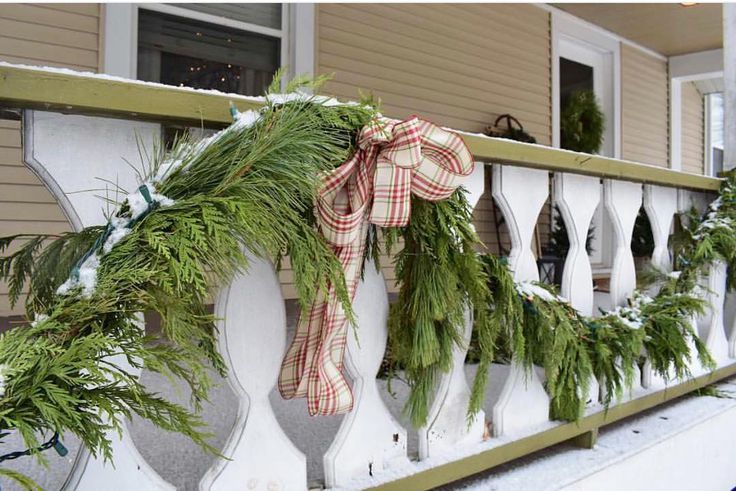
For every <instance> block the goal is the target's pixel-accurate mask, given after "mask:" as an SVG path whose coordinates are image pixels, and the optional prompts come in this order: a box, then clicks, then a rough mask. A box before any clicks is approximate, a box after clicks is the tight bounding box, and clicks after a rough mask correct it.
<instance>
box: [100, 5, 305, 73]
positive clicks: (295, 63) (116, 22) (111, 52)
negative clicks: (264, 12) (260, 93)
mask: <svg viewBox="0 0 736 491" xmlns="http://www.w3.org/2000/svg"><path fill="white" fill-rule="evenodd" d="M104 7H105V17H104V18H105V27H104V39H103V43H104V66H103V71H104V72H105V73H107V74H109V75H116V76H119V77H125V78H131V79H135V78H136V77H137V72H138V11H139V9H146V10H152V11H155V12H161V13H164V14H170V15H176V16H179V17H185V18H188V19H194V20H199V21H202V22H208V23H210V24H218V25H221V26H226V27H231V28H234V29H240V30H243V31H248V32H254V33H257V34H263V35H266V36H271V37H275V38H278V39H280V40H281V54H280V60H279V61H280V63H279V64H280V65H281V66H288V67H289V74H288V75H289V76H293V75H295V74H307V75H309V76H313V75H314V60H315V55H314V53H315V49H314V48H315V40H314V36H315V29H314V24H315V7H314V4H286V3H285V4H282V15H281V29H274V28H270V27H264V26H259V25H257V24H251V23H248V22H242V21H237V20H233V19H228V18H226V17H220V16H217V15H212V14H206V13H203V12H196V11H194V10H188V9H185V8H181V7H176V6H174V5H168V4H157V3H141V4H133V3H108V4H106V5H105V6H104ZM283 82H284V83H285V82H286V80H284V81H283Z"/></svg>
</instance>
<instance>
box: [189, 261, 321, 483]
mask: <svg viewBox="0 0 736 491" xmlns="http://www.w3.org/2000/svg"><path fill="white" fill-rule="evenodd" d="M246 252H247V251H246ZM247 255H248V261H249V267H248V271H247V272H244V273H241V274H238V275H237V276H236V277H235V279H234V280H233V281H232V282H231V283H230V285H228V287H227V288H225V289H224V290H222V292H220V294H219V295H218V297H217V302H216V304H215V315H216V316H217V317H218V318H220V319H222V320H221V321H220V322H219V325H218V329H219V332H220V336H219V338H218V345H219V349H220V352H221V353H222V355H223V358H224V359H225V362H226V363H227V364H228V368H229V373H230V376H229V377H228V381H229V382H230V386H231V387H232V389H233V391H234V392H235V394H236V396H237V397H238V401H239V402H238V415H237V418H236V420H235V424H234V426H233V430H232V432H231V433H230V436H229V438H228V440H227V442H226V443H225V447H224V448H223V450H222V453H223V455H224V456H225V457H227V458H228V459H231V460H224V459H218V460H216V461H215V463H214V465H213V466H212V467H210V469H209V470H208V471H207V473H206V474H205V475H204V477H203V478H202V481H201V482H200V485H199V489H200V490H202V491H205V490H222V491H226V490H230V489H254V490H256V489H258V490H263V491H278V490H292V489H305V488H306V486H307V466H306V458H305V457H304V455H303V454H302V453H301V452H300V451H299V450H298V449H297V448H296V447H295V446H294V444H293V443H292V442H291V440H289V438H288V437H287V436H286V434H285V433H284V431H283V430H282V429H281V426H279V423H278V421H277V420H276V417H275V415H274V413H273V409H272V408H271V403H270V401H269V400H268V394H269V393H270V392H271V390H272V389H273V388H274V386H275V385H276V379H277V378H278V374H279V367H280V362H281V358H282V357H283V354H284V350H285V348H286V312H285V309H284V299H283V297H282V296H281V288H280V286H279V282H278V277H277V276H276V272H275V271H274V268H273V266H272V265H271V263H270V262H269V261H266V260H263V259H260V258H257V257H255V256H254V255H253V254H251V253H249V252H247Z"/></svg>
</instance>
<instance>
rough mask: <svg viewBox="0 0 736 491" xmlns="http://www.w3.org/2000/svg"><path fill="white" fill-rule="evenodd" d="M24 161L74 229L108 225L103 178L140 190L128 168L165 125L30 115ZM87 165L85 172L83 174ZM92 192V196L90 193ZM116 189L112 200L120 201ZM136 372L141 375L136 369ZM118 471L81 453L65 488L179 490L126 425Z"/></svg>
mask: <svg viewBox="0 0 736 491" xmlns="http://www.w3.org/2000/svg"><path fill="white" fill-rule="evenodd" d="M23 127H24V132H25V134H24V145H23V151H24V160H25V162H26V164H27V165H28V166H29V167H31V168H32V169H33V170H34V172H35V173H36V174H37V175H38V176H39V177H40V178H41V180H43V182H44V184H45V185H46V187H48V189H49V190H50V191H51V192H52V193H53V195H54V197H55V198H56V199H57V200H58V202H59V205H60V206H61V207H62V209H63V210H64V213H65V214H66V216H67V217H68V218H69V220H70V221H71V223H72V226H73V227H74V228H75V229H77V230H80V229H82V228H83V227H88V226H90V225H99V224H103V223H105V216H104V214H103V213H102V211H103V204H102V202H101V201H100V200H99V198H97V197H96V194H99V193H97V192H95V191H89V190H90V189H97V188H99V187H100V182H101V181H99V180H98V178H100V179H107V180H108V181H110V182H115V183H118V185H119V186H120V187H121V188H123V189H127V190H130V191H132V190H134V189H135V188H136V186H137V183H136V181H135V174H134V173H133V172H132V171H131V170H130V167H129V166H128V164H127V163H126V160H127V161H129V162H134V163H135V162H139V159H140V155H139V153H138V149H139V145H141V146H142V147H143V148H145V149H148V151H149V152H150V151H151V149H152V148H153V140H154V138H155V137H156V136H157V135H158V132H159V125H157V124H149V123H138V122H131V121H122V120H119V119H105V118H96V117H86V116H72V115H62V114H57V113H49V112H41V111H26V112H25V113H24V125H23ZM80 162H83V163H84V165H85V167H84V172H79V165H80ZM85 191H86V192H85ZM114 192H115V191H114V190H111V197H113V198H114V197H115V194H114ZM131 372H133V373H134V372H135V371H133V370H131ZM108 438H110V440H111V441H112V447H113V453H114V455H115V466H113V465H112V464H111V463H106V464H105V463H104V462H103V460H102V458H101V457H98V458H93V457H92V456H91V455H90V454H89V452H87V451H85V450H82V451H80V452H79V454H78V456H77V459H76V460H75V463H74V468H73V470H72V472H71V474H70V476H69V478H68V479H67V482H66V483H65V484H64V489H78V490H95V491H96V490H98V489H109V490H113V491H115V490H121V491H122V490H128V489H155V490H171V489H174V488H173V486H171V485H170V484H169V483H167V482H166V481H164V480H163V479H162V478H161V477H160V476H159V475H158V474H157V473H156V471H154V470H153V468H151V467H150V466H149V465H148V464H147V463H146V461H145V459H144V458H143V457H142V456H141V455H140V453H139V452H138V450H137V449H136V448H135V444H134V443H133V440H132V439H131V438H130V435H129V431H128V429H127V426H126V425H123V431H122V434H121V435H120V436H118V434H117V433H114V432H111V433H110V434H109V435H108Z"/></svg>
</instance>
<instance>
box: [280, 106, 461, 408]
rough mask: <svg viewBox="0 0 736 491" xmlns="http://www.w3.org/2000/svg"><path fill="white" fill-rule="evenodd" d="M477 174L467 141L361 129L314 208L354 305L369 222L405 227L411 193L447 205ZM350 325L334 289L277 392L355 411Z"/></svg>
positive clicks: (400, 124)
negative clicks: (348, 359)
mask: <svg viewBox="0 0 736 491" xmlns="http://www.w3.org/2000/svg"><path fill="white" fill-rule="evenodd" d="M472 170H473V159H472V155H471V154H470V151H469V150H468V148H467V147H466V146H465V143H464V142H463V140H462V139H461V138H460V137H459V136H457V135H456V134H454V133H450V132H448V131H445V130H443V129H441V128H439V127H438V126H435V125H434V124H432V123H429V122H427V121H422V120H420V119H418V118H416V117H414V118H410V119H407V120H405V121H393V120H387V119H383V120H376V121H374V122H373V123H371V124H369V125H367V126H366V127H365V128H363V130H362V131H361V133H360V135H359V137H358V150H357V151H356V152H355V154H354V155H353V156H352V157H351V158H350V159H349V160H348V161H347V162H345V163H344V164H343V165H341V166H340V167H338V168H337V169H335V170H334V171H332V172H331V173H330V174H328V175H327V176H326V177H325V178H324V179H323V183H322V187H321V188H320V191H319V193H318V198H317V203H316V215H317V221H318V224H319V227H320V231H321V232H322V234H323V235H324V237H325V239H327V241H328V242H329V243H330V245H331V246H332V247H333V249H334V251H335V253H336V255H337V257H338V258H339V260H340V262H341V263H342V267H343V270H344V272H345V281H346V283H347V287H348V293H349V294H350V298H351V300H352V298H353V297H354V295H355V289H356V287H357V284H358V280H359V277H360V269H361V266H362V260H363V253H364V249H365V242H366V240H365V239H366V234H367V231H368V225H369V223H373V224H376V225H378V226H381V227H400V226H404V225H406V224H407V223H408V222H409V216H410V214H411V195H412V194H414V195H416V196H419V197H421V198H424V199H426V200H430V201H439V200H443V199H446V198H448V197H449V196H450V195H451V194H452V193H453V192H454V191H455V189H457V188H458V186H459V185H460V184H461V183H462V181H463V179H464V178H465V177H467V176H468V175H469V174H470V173H471V172H472ZM347 324H348V323H347V319H346V317H345V312H344V311H343V309H342V306H341V304H340V301H339V300H338V299H337V298H336V296H335V292H334V290H333V289H330V291H329V292H328V293H327V295H325V296H322V297H321V298H318V299H316V300H315V302H314V303H313V304H312V305H311V308H310V310H309V312H308V314H307V315H302V316H300V319H299V323H298V326H297V332H296V336H295V337H294V340H293V341H292V343H291V346H289V349H288V351H287V352H286V356H285V358H284V361H283V363H282V365H281V374H280V375H279V391H280V392H281V395H282V396H283V397H284V398H286V399H291V398H293V397H306V398H307V406H308V409H309V414H310V415H313V416H314V415H316V414H323V415H328V414H340V413H345V412H349V411H350V410H351V409H352V407H353V394H352V392H351V390H350V386H349V385H348V382H347V380H346V379H345V377H344V376H343V374H342V365H343V355H344V353H345V343H346V336H347V330H348V329H347V328H348V325H347Z"/></svg>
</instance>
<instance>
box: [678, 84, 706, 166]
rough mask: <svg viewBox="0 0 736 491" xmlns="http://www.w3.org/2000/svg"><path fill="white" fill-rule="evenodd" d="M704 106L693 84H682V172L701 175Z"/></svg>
mask: <svg viewBox="0 0 736 491" xmlns="http://www.w3.org/2000/svg"><path fill="white" fill-rule="evenodd" d="M703 111H704V106H703V96H702V95H700V92H699V91H698V89H697V87H696V86H695V84H694V83H693V82H688V83H684V84H682V141H681V149H682V150H681V151H682V170H683V171H685V172H692V173H694V174H702V173H703V171H704V166H705V155H704V147H705V143H704V141H703V138H704V124H705V123H704V115H703Z"/></svg>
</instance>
